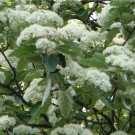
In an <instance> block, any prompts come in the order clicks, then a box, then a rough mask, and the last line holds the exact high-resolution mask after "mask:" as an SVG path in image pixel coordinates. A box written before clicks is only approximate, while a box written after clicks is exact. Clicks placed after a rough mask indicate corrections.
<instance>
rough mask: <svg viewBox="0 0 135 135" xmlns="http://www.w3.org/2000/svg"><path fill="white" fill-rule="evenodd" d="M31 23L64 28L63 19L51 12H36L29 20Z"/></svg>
mask: <svg viewBox="0 0 135 135" xmlns="http://www.w3.org/2000/svg"><path fill="white" fill-rule="evenodd" d="M26 21H28V22H29V23H31V24H34V23H38V24H40V25H45V26H46V25H48V26H51V25H52V26H55V25H56V26H62V25H63V19H62V18H61V17H60V16H59V15H58V14H57V13H55V12H53V11H50V10H39V11H34V12H33V13H32V14H31V15H30V16H29V17H28V18H27V20H26Z"/></svg>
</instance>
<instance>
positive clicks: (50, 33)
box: [17, 24, 58, 45]
mask: <svg viewBox="0 0 135 135" xmlns="http://www.w3.org/2000/svg"><path fill="white" fill-rule="evenodd" d="M38 37H40V38H42V37H45V38H48V39H54V40H55V39H57V38H58V34H57V30H56V29H55V28H52V27H43V26H40V25H38V24H33V25H31V26H29V27H27V28H25V29H24V30H23V31H22V32H21V34H20V36H19V37H18V39H17V45H20V44H21V43H22V42H23V41H26V40H29V39H31V38H38Z"/></svg>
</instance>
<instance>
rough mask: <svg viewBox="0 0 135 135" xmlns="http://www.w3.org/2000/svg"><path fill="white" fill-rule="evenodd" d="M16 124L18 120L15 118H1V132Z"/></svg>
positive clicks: (6, 116) (5, 116)
mask: <svg viewBox="0 0 135 135" xmlns="http://www.w3.org/2000/svg"><path fill="white" fill-rule="evenodd" d="M15 123H16V120H15V119H14V118H13V117H9V116H8V115H4V116H2V117H0V130H5V129H7V128H9V127H11V126H14V125H15Z"/></svg>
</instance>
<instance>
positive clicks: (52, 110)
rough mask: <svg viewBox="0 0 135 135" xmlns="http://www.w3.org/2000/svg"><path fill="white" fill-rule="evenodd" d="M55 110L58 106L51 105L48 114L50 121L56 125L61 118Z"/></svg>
mask: <svg viewBox="0 0 135 135" xmlns="http://www.w3.org/2000/svg"><path fill="white" fill-rule="evenodd" d="M55 110H57V107H56V106H54V105H50V106H49V109H48V111H47V116H48V118H49V122H50V123H51V124H53V125H55V123H56V122H58V121H59V119H58V118H57V116H56V113H55Z"/></svg>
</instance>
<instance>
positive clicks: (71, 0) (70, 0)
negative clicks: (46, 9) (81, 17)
mask: <svg viewBox="0 0 135 135" xmlns="http://www.w3.org/2000/svg"><path fill="white" fill-rule="evenodd" d="M63 3H66V4H68V6H70V7H73V6H75V5H81V2H80V0H56V2H55V3H54V4H53V10H54V11H55V12H57V11H58V9H59V8H60V6H61V5H62V4H63Z"/></svg>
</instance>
